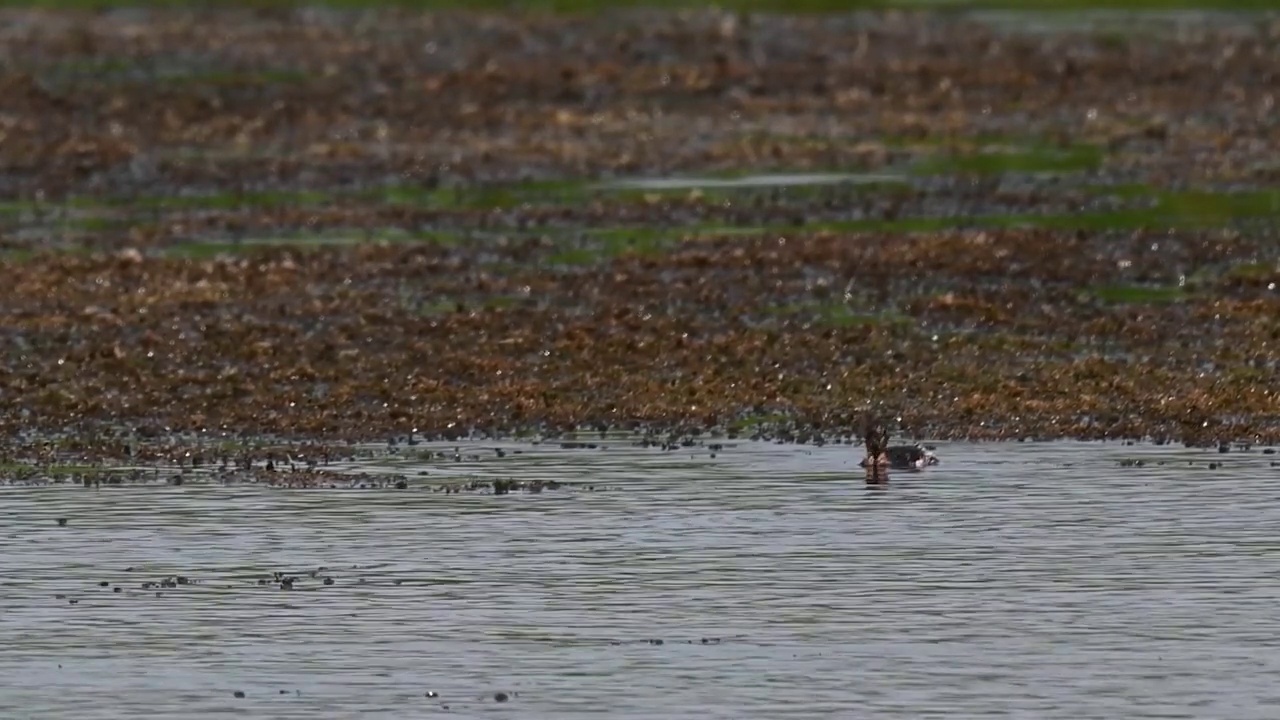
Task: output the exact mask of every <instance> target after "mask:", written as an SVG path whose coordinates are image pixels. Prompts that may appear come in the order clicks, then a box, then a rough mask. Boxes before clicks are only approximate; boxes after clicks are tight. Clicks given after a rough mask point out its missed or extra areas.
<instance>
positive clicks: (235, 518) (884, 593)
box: [0, 442, 1280, 720]
mask: <svg viewBox="0 0 1280 720" xmlns="http://www.w3.org/2000/svg"><path fill="white" fill-rule="evenodd" d="M623 445H624V446H619V445H618V444H617V443H614V444H613V445H611V446H610V447H609V448H608V449H596V450H565V449H561V448H560V447H559V446H558V445H556V444H550V443H548V444H542V445H538V446H530V445H527V444H525V445H514V444H512V445H507V447H508V448H512V449H515V448H519V449H522V450H523V452H522V453H521V454H515V453H509V454H508V455H507V456H506V457H503V458H499V457H497V455H496V454H495V453H493V451H492V449H491V448H493V447H495V445H493V444H487V445H483V446H478V447H479V449H474V450H468V448H467V447H465V446H464V447H463V448H462V452H463V454H464V455H465V454H466V453H468V452H476V453H477V454H479V456H480V459H479V460H478V461H477V460H472V461H470V462H465V461H464V462H457V463H455V462H437V463H415V462H413V461H401V462H398V463H390V462H389V461H387V460H378V461H376V462H379V463H384V464H388V465H389V466H390V465H394V467H395V471H397V472H406V471H410V472H411V473H412V474H414V475H415V476H416V475H417V474H418V473H420V472H421V471H424V470H425V471H426V472H427V473H428V477H430V478H435V479H444V478H447V477H450V476H452V475H459V474H462V475H474V476H505V477H512V476H515V477H520V478H532V477H545V478H548V479H559V480H589V481H597V482H599V483H600V484H601V485H602V486H609V487H610V488H614V489H610V490H604V489H600V490H597V491H596V492H573V493H568V492H560V493H552V492H547V493H544V494H541V495H510V496H505V497H490V496H474V495H472V496H467V495H463V496H456V495H455V496H446V495H440V494H432V493H430V492H427V491H424V490H413V489H410V490H405V491H398V492H397V491H389V490H387V491H350V490H347V491H330V490H310V491H297V490H270V489H264V488H247V487H233V488H224V487H198V486H193V487H180V488H179V487H148V488H112V489H106V488H104V489H102V490H99V491H94V490H85V489H81V488H70V487H55V488H35V489H33V488H6V489H3V490H0V598H3V605H0V608H2V609H0V638H3V640H4V641H3V643H0V708H2V709H4V710H3V712H0V714H2V715H4V716H6V717H18V716H21V717H24V718H77V720H83V719H91V718H119V717H130V716H134V715H138V716H146V717H158V718H168V717H205V716H218V715H236V716H238V717H249V718H272V719H275V718H303V717H306V718H313V717H316V718H318V717H324V718H354V717H396V718H406V717H433V716H436V715H439V714H445V713H446V711H445V710H444V708H443V707H442V705H448V706H449V710H448V714H449V715H451V716H454V717H488V716H502V717H520V718H548V719H550V718H573V717H617V718H658V717H661V718H699V720H707V719H710V718H735V719H741V718H771V719H772V718H811V717H860V718H924V717H942V716H945V717H948V718H971V717H1019V718H1023V717H1035V718H1072V719H1073V720H1083V719H1086V718H1107V719H1108V720H1111V719H1114V718H1121V717H1123V718H1155V717H1161V718H1172V717H1187V718H1193V717H1194V718H1204V717H1215V718H1272V717H1276V716H1277V713H1280V690H1277V689H1275V686H1273V685H1272V684H1271V683H1272V679H1273V678H1274V676H1275V673H1276V671H1277V670H1280V653H1277V652H1276V648H1277V646H1280V633H1278V632H1277V631H1278V630H1280V615H1277V612H1276V608H1277V600H1278V599H1280V583H1277V582H1276V580H1277V577H1278V576H1280V539H1278V538H1277V537H1276V534H1275V532H1274V529H1275V527H1276V526H1277V522H1280V500H1278V499H1277V493H1276V492H1275V491H1274V490H1273V486H1274V484H1275V482H1276V480H1277V479H1280V468H1276V467H1272V466H1271V465H1270V463H1271V462H1272V461H1273V460H1275V459H1276V458H1277V457H1278V456H1276V455H1263V454H1261V453H1260V452H1259V451H1258V450H1253V451H1251V452H1248V453H1238V452H1233V453H1230V454H1227V455H1219V454H1218V453H1216V452H1214V453H1209V452H1204V451H1191V450H1183V449H1181V448H1169V447H1159V448H1157V447H1141V446H1140V447H1124V446H1120V445H1115V444H1107V445H1103V444H1089V445H1084V444H1076V443H1051V444H977V445H968V444H945V443H944V444H941V445H940V446H939V448H938V452H939V455H940V456H941V458H942V460H943V464H942V465H941V466H938V467H936V468H931V469H930V470H929V471H927V472H925V473H920V474H914V475H913V474H898V475H895V476H894V477H893V479H892V480H891V482H890V484H889V485H888V486H887V487H885V488H882V489H868V488H867V487H866V486H865V485H864V483H863V482H862V480H861V479H860V477H859V476H858V475H857V474H856V473H855V468H854V462H855V460H856V456H855V453H854V451H853V449H851V448H850V447H848V446H827V447H824V448H814V447H796V446H788V445H773V444H768V443H752V442H742V443H736V444H730V445H728V446H727V447H725V448H724V449H723V450H721V451H719V452H717V453H716V456H715V457H714V458H713V457H712V456H711V453H710V451H709V450H708V449H706V448H689V449H683V450H681V451H675V452H664V451H661V450H659V449H656V448H649V449H642V448H637V447H630V446H625V444H623ZM449 447H450V448H452V445H450V446H449ZM417 449H422V448H421V447H419V448H417ZM1122 457H1144V458H1147V459H1148V463H1147V465H1146V466H1144V467H1141V468H1133V467H1129V468H1121V467H1118V466H1117V464H1116V461H1117V459H1119V458H1122ZM1159 460H1163V461H1165V464H1163V465H1158V464H1156V462H1157V461H1159ZM1188 461H1191V462H1193V463H1194V464H1193V465H1188ZM1209 462H1215V463H1216V462H1224V463H1225V466H1224V467H1222V468H1218V469H1209V467H1208V463H1209ZM57 518H66V519H67V524H66V526H65V527H60V526H59V525H58V524H57V523H56V519H57ZM353 565H359V566H361V567H360V568H359V569H353V568H352V566H353ZM318 566H326V567H327V568H330V569H329V570H326V571H324V572H322V573H320V574H319V575H318V577H317V578H315V579H312V578H310V577H309V576H305V575H304V576H303V578H302V579H300V580H299V581H298V583H297V585H296V587H297V589H295V590H293V591H292V592H290V591H285V590H281V589H279V588H278V587H276V586H274V585H267V586H259V585H256V584H255V582H256V579H257V578H259V577H262V576H263V575H264V574H269V573H270V572H271V571H273V570H286V571H294V572H302V571H306V570H308V569H314V568H316V567H318ZM128 568H132V570H128ZM171 574H182V575H186V576H189V577H190V578H191V579H192V580H193V584H191V585H183V586H178V587H177V588H175V589H164V590H163V591H162V592H161V595H160V596H159V597H157V596H156V591H155V590H150V589H149V590H143V589H141V588H140V584H141V583H142V582H144V581H155V580H159V579H161V578H162V577H164V576H167V575H171ZM324 576H330V577H333V578H334V581H335V582H334V584H333V585H331V586H324V585H322V584H321V582H320V578H322V577H324ZM100 581H106V582H108V583H110V585H111V586H113V587H114V586H117V585H118V586H119V587H121V588H122V591H121V592H119V593H116V592H113V591H112V590H113V587H105V588H104V587H99V586H98V583H99V582H100ZM397 581H398V584H397ZM56 594H65V595H66V596H67V597H66V598H63V599H57V598H55V595H56ZM71 599H75V600H78V603H77V604H75V605H71V604H69V600H71ZM703 638H706V639H707V640H708V642H707V643H706V644H704V643H703V642H702V640H703ZM649 639H662V640H663V641H664V643H663V644H662V645H652V644H649V643H648V642H647V641H648V640H649ZM715 639H719V642H714V640H715ZM689 641H692V643H690V642H689ZM613 643H620V644H613ZM236 690H240V691H243V692H244V693H245V697H244V698H243V699H240V698H235V697H233V691H236ZM427 691H432V692H436V693H438V694H439V696H438V697H436V698H427V697H425V693H426V692H427ZM498 691H502V692H506V693H508V694H510V701H509V702H506V703H498V702H495V700H494V699H493V694H494V693H495V692H498ZM517 693H518V694H517Z"/></svg>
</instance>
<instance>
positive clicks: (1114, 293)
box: [1089, 285, 1189, 304]
mask: <svg viewBox="0 0 1280 720" xmlns="http://www.w3.org/2000/svg"><path fill="white" fill-rule="evenodd" d="M1089 294H1090V295H1091V296H1092V297H1094V298H1096V299H1098V300H1101V301H1102V302H1105V303H1112V304H1163V303H1172V302H1179V301H1182V300H1186V299H1187V297H1188V295H1189V294H1188V293H1187V291H1186V289H1185V288H1182V287H1178V286H1161V285H1101V286H1098V287H1095V288H1092V289H1091V290H1090V291H1089Z"/></svg>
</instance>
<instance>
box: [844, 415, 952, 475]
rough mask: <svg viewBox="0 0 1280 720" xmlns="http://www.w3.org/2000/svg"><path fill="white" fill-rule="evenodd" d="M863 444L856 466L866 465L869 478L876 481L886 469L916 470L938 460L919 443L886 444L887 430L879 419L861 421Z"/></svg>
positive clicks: (887, 441)
mask: <svg viewBox="0 0 1280 720" xmlns="http://www.w3.org/2000/svg"><path fill="white" fill-rule="evenodd" d="M862 437H863V440H864V442H865V444H866V450H867V455H866V457H864V458H862V460H861V462H859V463H858V465H859V466H861V467H863V468H865V469H867V470H868V471H869V473H870V476H871V477H870V478H869V480H871V481H872V482H879V481H880V480H882V479H885V477H886V474H885V473H886V470H887V469H888V468H892V469H894V470H920V469H923V468H925V467H928V466H930V465H937V464H938V463H939V460H938V456H937V455H935V454H934V453H933V451H932V450H931V449H929V448H926V447H924V446H922V445H920V443H912V444H910V445H890V444H889V430H888V428H887V427H886V426H885V423H884V421H883V420H880V419H879V418H874V417H868V418H867V419H866V421H865V422H864V430H863V434H862Z"/></svg>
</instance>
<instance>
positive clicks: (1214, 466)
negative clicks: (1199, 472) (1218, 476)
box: [1209, 463, 1218, 470]
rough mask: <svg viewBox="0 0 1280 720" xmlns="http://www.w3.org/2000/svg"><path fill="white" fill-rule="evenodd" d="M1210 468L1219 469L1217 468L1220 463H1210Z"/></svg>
mask: <svg viewBox="0 0 1280 720" xmlns="http://www.w3.org/2000/svg"><path fill="white" fill-rule="evenodd" d="M1209 469H1210V470H1217V469H1218V463H1209Z"/></svg>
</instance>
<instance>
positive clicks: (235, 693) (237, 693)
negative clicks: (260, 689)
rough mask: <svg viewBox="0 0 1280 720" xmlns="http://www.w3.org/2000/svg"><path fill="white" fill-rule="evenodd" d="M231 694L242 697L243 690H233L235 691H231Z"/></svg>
mask: <svg viewBox="0 0 1280 720" xmlns="http://www.w3.org/2000/svg"><path fill="white" fill-rule="evenodd" d="M231 694H232V695H234V696H236V697H238V698H242V697H244V691H243V690H237V691H235V692H233V693H231Z"/></svg>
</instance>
